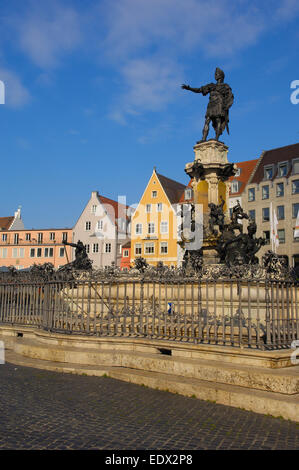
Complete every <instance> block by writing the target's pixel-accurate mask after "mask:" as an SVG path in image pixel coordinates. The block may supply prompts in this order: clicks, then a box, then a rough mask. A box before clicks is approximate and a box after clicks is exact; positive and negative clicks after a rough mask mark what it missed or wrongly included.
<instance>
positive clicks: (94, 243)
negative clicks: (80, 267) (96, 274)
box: [73, 191, 130, 268]
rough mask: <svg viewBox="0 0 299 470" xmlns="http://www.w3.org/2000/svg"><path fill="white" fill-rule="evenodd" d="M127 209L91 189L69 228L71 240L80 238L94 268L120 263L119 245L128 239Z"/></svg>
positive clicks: (120, 250) (128, 219)
mask: <svg viewBox="0 0 299 470" xmlns="http://www.w3.org/2000/svg"><path fill="white" fill-rule="evenodd" d="M129 233H130V208H129V207H128V206H126V205H124V204H120V203H118V202H116V201H114V200H112V199H109V198H107V197H105V196H101V195H100V194H99V193H98V192H97V191H92V193H91V197H90V199H89V201H88V203H87V204H86V206H85V208H84V210H83V212H82V214H81V215H80V217H79V219H78V221H77V222H76V224H75V226H74V229H73V242H74V243H77V242H78V241H79V240H81V242H82V243H84V245H85V247H86V251H87V254H88V256H89V258H90V260H91V261H92V262H93V267H94V268H100V267H105V266H111V264H112V263H115V266H120V262H121V257H122V245H124V244H125V243H127V242H128V241H129Z"/></svg>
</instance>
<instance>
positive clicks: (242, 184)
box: [228, 159, 258, 215]
mask: <svg viewBox="0 0 299 470" xmlns="http://www.w3.org/2000/svg"><path fill="white" fill-rule="evenodd" d="M257 162H258V159H255V160H248V161H245V162H239V163H236V165H237V168H238V169H237V173H236V174H235V175H234V176H231V177H230V178H229V184H230V189H229V204H228V208H229V213H230V215H231V213H232V208H233V207H234V206H235V205H236V204H237V202H238V201H239V203H240V205H241V207H243V201H242V197H243V193H244V190H245V188H246V185H247V183H248V181H249V178H250V177H251V175H252V173H253V171H254V169H255V167H256V165H257Z"/></svg>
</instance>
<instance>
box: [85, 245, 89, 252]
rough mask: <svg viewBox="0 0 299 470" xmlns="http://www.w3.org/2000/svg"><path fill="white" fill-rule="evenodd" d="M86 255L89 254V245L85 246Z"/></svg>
mask: <svg viewBox="0 0 299 470" xmlns="http://www.w3.org/2000/svg"><path fill="white" fill-rule="evenodd" d="M85 250H86V253H89V245H85Z"/></svg>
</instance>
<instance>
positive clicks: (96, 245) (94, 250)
mask: <svg viewBox="0 0 299 470" xmlns="http://www.w3.org/2000/svg"><path fill="white" fill-rule="evenodd" d="M92 252H93V253H98V252H99V244H98V243H93V245H92Z"/></svg>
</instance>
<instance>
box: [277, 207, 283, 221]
mask: <svg viewBox="0 0 299 470" xmlns="http://www.w3.org/2000/svg"><path fill="white" fill-rule="evenodd" d="M283 219H284V206H277V220H283Z"/></svg>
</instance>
